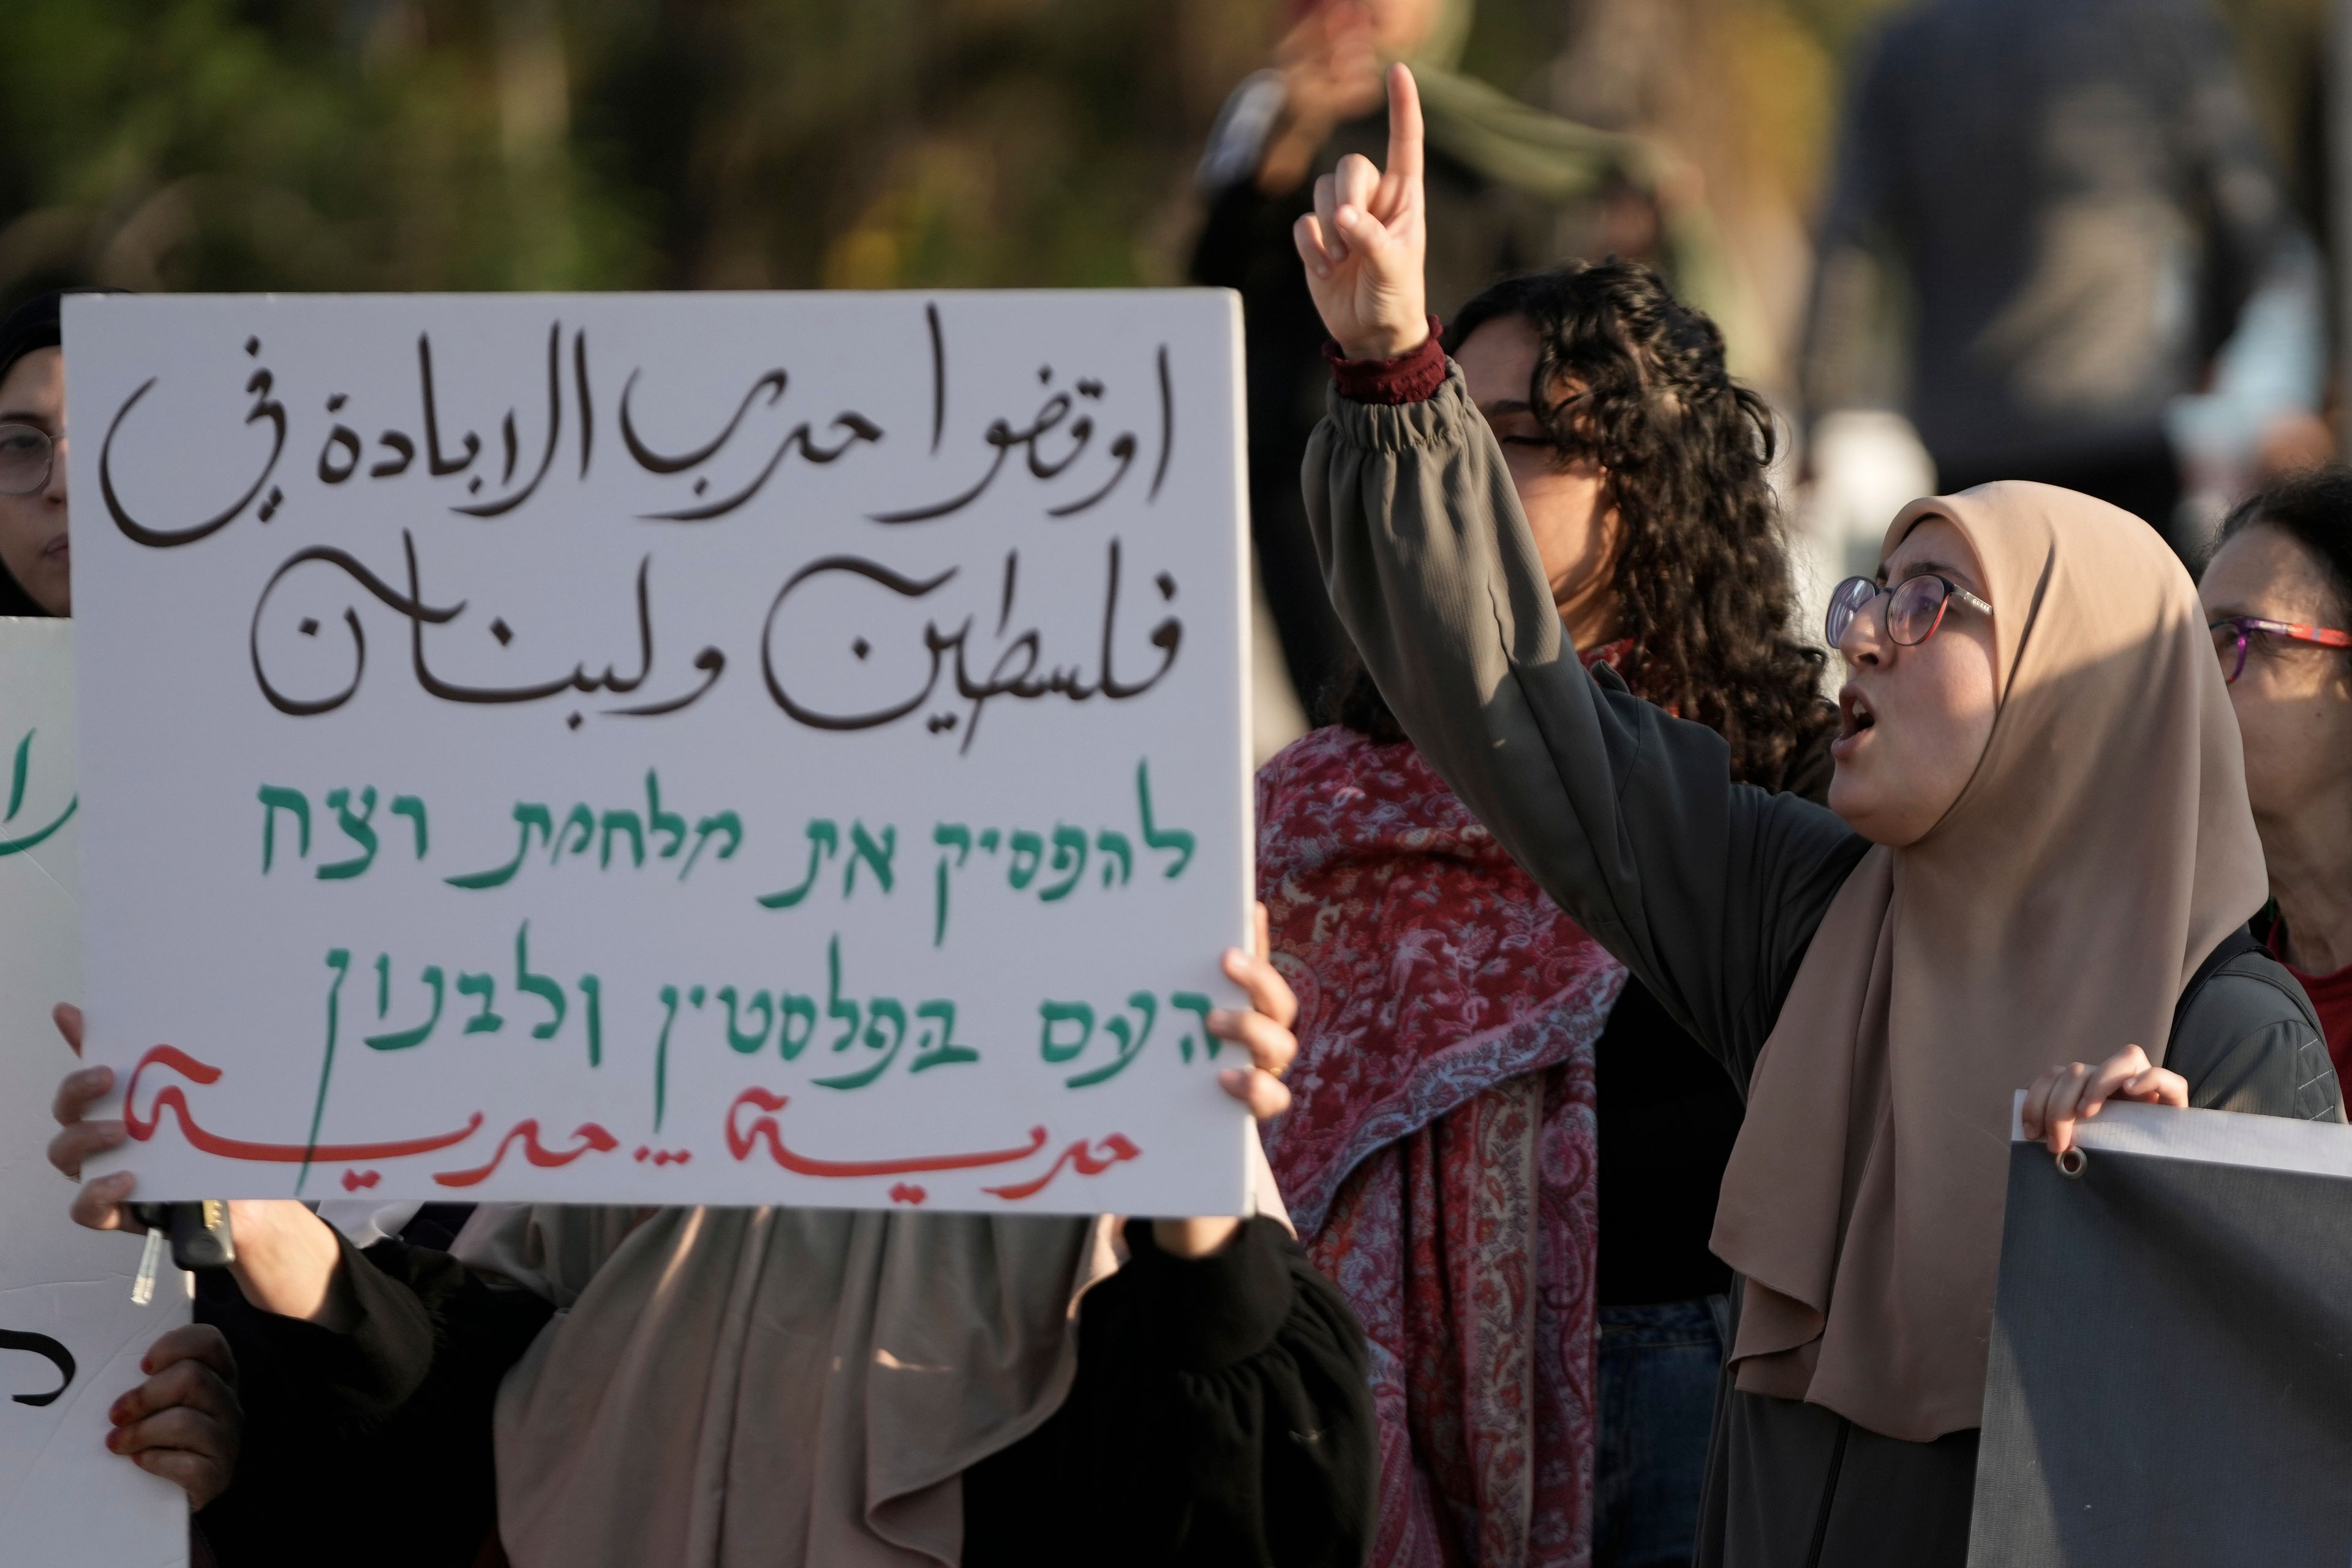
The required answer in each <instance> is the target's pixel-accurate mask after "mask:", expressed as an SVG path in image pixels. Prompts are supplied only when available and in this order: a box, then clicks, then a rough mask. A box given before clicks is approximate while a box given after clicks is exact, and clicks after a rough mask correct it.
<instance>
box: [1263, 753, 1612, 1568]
mask: <svg viewBox="0 0 2352 1568" xmlns="http://www.w3.org/2000/svg"><path fill="white" fill-rule="evenodd" d="M1257 820H1258V889H1259V894H1260V897H1262V898H1263V899H1264V900H1265V902H1266V905H1267V907H1268V909H1269V910H1270V911H1271V914H1272V925H1273V939H1274V957H1275V963H1276V965H1277V966H1278V967H1279V968H1280V969H1281V970H1282V972H1283V973H1284V974H1285V975H1286V977H1287V978H1288V979H1289V981H1290V983H1291V984H1292V986H1293V987H1295V988H1296V989H1297V993H1298V998H1299V1020H1298V1039H1299V1054H1298V1058H1297V1063H1296V1064H1295V1065H1294V1066H1293V1068H1292V1069H1291V1072H1290V1077H1289V1083H1290V1087H1291V1091H1292V1094H1293V1096H1294V1097H1295V1099H1294V1103H1293V1105H1292V1108H1291V1110H1289V1112H1288V1113H1287V1114H1286V1115H1285V1116H1284V1117H1283V1119H1282V1120H1281V1121H1278V1122H1276V1123H1275V1124H1273V1125H1272V1126H1270V1127H1269V1128H1268V1129H1267V1131H1266V1137H1265V1144H1266V1152H1267V1154H1268V1155H1269V1157H1270V1159H1271V1161H1272V1163H1273V1166H1274V1170H1275V1174H1276V1179H1277V1180H1278V1181H1279V1182H1280V1184H1281V1186H1282V1194H1283V1198H1284V1201H1285V1202H1286V1204H1287V1205H1289V1208H1290V1213H1291V1216H1292V1218H1293V1220H1294V1221H1295V1222H1296V1223H1297V1226H1298V1232H1299V1236H1300V1238H1301V1239H1302V1240H1303V1241H1304V1242H1305V1243H1306V1245H1307V1251H1308V1253H1309V1255H1310V1256H1311V1257H1312V1258H1314V1260H1315V1262H1316V1264H1317V1266H1318V1268H1322V1269H1323V1271H1324V1272H1325V1273H1326V1274H1328V1275H1329V1276H1330V1277H1331V1278H1332V1279H1335V1280H1337V1281H1338V1282H1339V1287H1340V1289H1342V1291H1344V1292H1345V1294H1346V1295H1347V1297H1348V1300H1349V1304H1350V1305H1352V1306H1353V1307H1354V1308H1355V1310H1356V1314H1357V1316H1358V1317H1359V1318H1360V1319H1361V1320H1362V1321H1363V1324H1364V1328H1365V1331H1366V1332H1367V1334H1368V1336H1369V1337H1370V1342H1371V1347H1372V1363H1373V1366H1372V1383H1373V1395H1374V1403H1375V1405H1376V1408H1377V1411H1378V1414H1379V1416H1380V1422H1381V1512H1380V1523H1379V1530H1378V1535H1377V1538H1376V1542H1375V1545H1374V1549H1373V1552H1372V1556H1371V1559H1370V1562H1371V1563H1373V1564H1375V1565H1376V1568H1452V1565H1454V1564H1469V1563H1475V1564H1477V1565H1478V1568H1538V1565H1540V1568H1555V1565H1580V1564H1583V1563H1587V1562H1589V1561H1590V1557H1591V1495H1592V1458H1593V1447H1594V1436H1593V1434H1594V1426H1595V1422H1596V1420H1597V1415H1598V1405H1599V1397H1598V1388H1597V1382H1596V1367H1595V1359H1596V1343H1597V1331H1596V1329H1595V1326H1594V1308H1593V1257H1594V1243H1595V1238H1596V1234H1597V1231H1596V1226H1597V1215H1596V1201H1595V1194H1594V1169H1595V1143H1594V1136H1595V1135H1594V1121H1593V1115H1594V1110H1593V1061H1592V1046H1593V1042H1594V1040H1595V1039H1597V1038H1598V1037H1599V1036H1600V1034H1601V1027H1602V1026H1603V1025H1604V1024H1605V1023H1606V1022H1607V1020H1608V1014H1609V1009H1610V1007H1611V1006H1612V1005H1613V1004H1614V1003H1615V1001H1616V999H1617V994H1618V992H1619V991H1620V990H1621V989H1622V987H1623V984H1624V975H1625V972H1624V969H1623V967H1622V965H1620V964H1619V963H1617V962H1616V961H1615V960H1614V959H1612V958H1611V957H1610V956H1609V955H1608V954H1607V953H1605V952H1602V951H1601V947H1600V945H1599V944H1598V943H1597V942H1593V941H1592V940H1591V938H1590V937H1588V936H1586V935H1585V934H1584V932H1583V931H1581V930H1580V929H1579V928H1578V927H1577V925H1576V924H1575V923H1574V922H1573V921H1570V920H1569V919H1568V917H1567V916H1565V915H1563V914H1561V913H1560V912H1559V910H1558V909H1556V908H1555V907H1554V906H1553V905H1552V903H1551V901H1550V900H1549V899H1547V898H1545V897H1544V896H1543V894H1542V893H1541V892H1540V891H1539V890H1538V889H1537V888H1536V886H1535V884H1534V883H1533V882H1532V881H1530V880H1529V879H1528V877H1527V876H1526V874H1525V873H1524V872H1522V871H1520V870H1519V868H1517V866H1516V865H1515V864H1513V862H1512V861H1511V859H1510V858H1509V857H1508V856H1507V855H1506V854H1505V853H1504V852H1503V850H1502V848H1501V847H1499V846H1498V845H1496V843H1495V841H1494V839H1493V837H1491V836H1490V835H1489V834H1488V833H1487V831H1486V828H1485V827H1483V826H1480V825H1479V824H1478V822H1477V821H1476V819H1475V818H1474V817H1473V816H1471V814H1470V811H1469V808H1468V807H1466V806H1465V805H1463V804H1462V803H1461V802H1460V801H1459V800H1458V799H1456V798H1455V797H1454V794H1453V792H1452V791H1450V790H1449V789H1447V788H1446V787H1445V784H1444V783H1443V782H1442V781H1441V780H1440V779H1439V778H1438V777H1437V775H1436V774H1435V773H1433V772H1432V771H1431V770H1430V768H1429V766H1428V764H1427V763H1423V761H1422V759H1421V755H1420V753H1419V752H1416V751H1415V750H1414V749H1413V748H1412V745H1411V744H1409V743H1403V742H1399V743H1394V744H1383V743H1381V742H1375V741H1373V740H1371V739H1370V738H1369V737H1367V736H1364V735H1361V734H1359V733H1357V732H1355V731H1350V730H1345V729H1339V728H1333V729H1327V730H1318V731H1315V732H1314V733H1313V734H1310V735H1308V736H1307V737H1306V738H1305V739H1303V740H1300V741H1298V742H1296V743H1295V744H1293V745H1292V746H1290V747H1289V748H1288V749H1286V750H1285V751H1284V752H1281V753H1280V754H1279V755H1277V756H1276V757H1275V758H1274V759H1273V760H1272V761H1271V762H1269V763H1266V765H1265V767H1264V768H1263V769H1261V770H1260V772H1259V773H1258V781H1257Z"/></svg>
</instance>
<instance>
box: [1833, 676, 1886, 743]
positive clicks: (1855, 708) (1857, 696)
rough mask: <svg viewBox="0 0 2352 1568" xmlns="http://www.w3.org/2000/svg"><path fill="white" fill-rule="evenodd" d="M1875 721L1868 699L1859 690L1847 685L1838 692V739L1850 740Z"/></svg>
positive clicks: (1876, 720) (1870, 727)
mask: <svg viewBox="0 0 2352 1568" xmlns="http://www.w3.org/2000/svg"><path fill="white" fill-rule="evenodd" d="M1877 722H1878V716H1877V715H1876V714H1874V713H1873V712H1872V711H1871V710H1870V700H1869V699H1868V698H1866V697H1864V695H1863V694H1862V693H1861V692H1860V691H1857V690H1855V689H1853V687H1851V686H1848V687H1847V688H1845V689H1843V690H1842V691H1840V692H1839V693H1838V736H1837V738H1838V739H1839V740H1841V741H1847V742H1850V741H1852V740H1853V738H1854V737H1855V736H1857V735H1860V734H1862V733H1863V732H1864V731H1867V730H1870V729H1872V728H1874V726H1875V725H1876V724H1877Z"/></svg>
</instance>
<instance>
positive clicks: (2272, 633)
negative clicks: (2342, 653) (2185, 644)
mask: <svg viewBox="0 0 2352 1568" xmlns="http://www.w3.org/2000/svg"><path fill="white" fill-rule="evenodd" d="M2210 630H2211V631H2212V633H2213V654H2214V657H2215V658H2219V659H2220V660H2221V679H2223V680H2224V681H2227V682H2229V683H2231V685H2235V684H2236V683H2237V679H2238V677H2240V676H2242V675H2243V674H2245V673H2246V644H2247V643H2248V642H2250V641H2252V639H2253V637H2255V636H2256V635H2257V634H2259V635H2261V636H2263V637H2278V638H2281V639H2283V640H2284V641H2286V642H2299V643H2310V644H2312V645H2313V646H2314V647H2352V632H2339V631H2337V630H2336V629H2335V628H2333V627H2331V626H2296V625H2295V624H2294V622H2292V621H2266V620H2264V619H2263V618H2262V617H2261V616H2222V617H2221V619H2220V620H2218V621H2214V622H2212V623H2211V624H2210Z"/></svg>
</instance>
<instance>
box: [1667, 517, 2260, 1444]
mask: <svg viewBox="0 0 2352 1568" xmlns="http://www.w3.org/2000/svg"><path fill="white" fill-rule="evenodd" d="M1927 517H1942V518H1947V519H1948V520H1950V521H1952V522H1953V523H1954V524H1956V525H1957V526H1958V529H1959V531H1961V532H1962V533H1963V534H1964V535H1966V536H1967V538H1968V541H1969V544H1971V545H1972V546H1973V547H1974V548H1975V550H1976V553H1977V559H1978V560H1979V562H1980V563H1982V564H1983V567H1984V571H1985V574H1986V578H1987V583H1986V586H1987V590H1988V592H1987V595H1986V596H1987V597H1988V598H1990V600H1991V602H1992V605H1993V634H1994V636H1993V641H1994V647H1995V649H1996V656H1997V658H1998V666H1997V668H1996V670H1995V680H1996V686H1995V689H1996V690H1997V691H1998V692H2000V710H1999V714H1998V717H1997V718H1996V719H1995V720H1994V722H1993V728H1992V735H1991V739H1990V741H1989V742H1987V744H1986V747H1985V753H1984V757H1983V759H1982V760H1981V761H1980V762H1979V763H1978V764H1977V770H1976V773H1975V775H1974V776H1973V777H1972V778H1971V779H1970V781H1969V784H1968V787H1967V788H1966V789H1965V790H1963V791H1962V792H1961V794H1960V797H1959V799H1958V801H1957V802H1956V803H1955V804H1954V805H1953V806H1952V808H1951V810H1950V811H1949V812H1948V814H1947V815H1946V816H1944V818H1943V820H1942V821H1940V822H1938V823H1937V825H1936V826H1935V827H1934V828H1933V829H1932V830H1931V831H1930V832H1929V833H1928V834H1927V837H1924V838H1922V839H1921V840H1920V841H1919V842H1917V843H1916V844H1914V845H1911V846H1909V847H1906V848H1903V849H1888V848H1885V847H1874V848H1872V849H1871V850H1870V851H1869V853H1868V854H1866V855H1865V856H1864V858H1863V859H1862V860H1861V862H1860V863H1859V864H1858V865H1857V866H1856V867H1855V868H1854V869H1853V874H1852V875H1851V876H1850V877H1848V878H1847V879H1846V882H1845V885H1844V886H1843V888H1841V889H1839V890H1838V894H1837V897H1836V899H1835V900H1834V901H1833V902H1832V904H1831V906H1830V909H1829V912H1828V914H1827V915H1826V917H1825V918H1824V919H1823V920H1822V925H1821V930H1820V931H1819V933H1818V934H1817V935H1816V936H1815V937H1814V938H1813V941H1812V944H1811V947H1810V948H1809V949H1807V951H1806V953H1805V956H1804V960H1803V962H1802V963H1801V965H1800V966H1799V968H1798V971H1797V977H1796V980H1795V983H1794V984H1793V985H1792V986H1791V988H1790V993H1789V996H1788V999H1787V1001H1786V1002H1785V1003H1784V1004H1783V1005H1782V1006H1781V1009H1780V1018H1779V1020H1778V1022H1776V1023H1775V1025H1774V1026H1773V1029H1772V1034H1771V1037H1769V1039H1768V1040H1766V1042H1765V1045H1764V1050H1763V1054H1762V1055H1761V1057H1760V1058H1759V1059H1758V1062H1757V1066H1756V1072H1755V1077H1754V1079H1753V1082H1752V1083H1751V1085H1750V1089H1749V1095H1748V1119H1747V1123H1746V1125H1745V1127H1744V1128H1743V1130H1742V1131H1741V1132H1740V1135H1739V1142H1738V1145H1737V1146H1736V1147H1735V1149H1734V1150H1733V1152H1732V1157H1731V1163H1730V1166H1729V1168H1728V1169H1727V1171H1726V1173H1725V1175H1724V1181H1723V1197H1722V1203H1721V1205H1720V1206H1719V1208H1718V1209H1717V1215H1716V1226H1715V1237H1714V1242H1713V1246H1714V1250H1715V1251H1716V1253H1717V1256H1719V1257H1721V1258H1723V1259H1724V1260H1725V1261H1726V1262H1727V1263H1729V1264H1730V1265H1731V1266H1732V1267H1733V1268H1736V1269H1738V1271H1739V1272H1740V1273H1741V1274H1743V1275H1745V1276H1746V1277H1747V1279H1748V1287H1747V1293H1746V1295H1745V1297H1744V1298H1743V1300H1742V1315H1741V1319H1740V1324H1739V1333H1738V1342H1737V1343H1736V1344H1735V1345H1734V1346H1733V1350H1732V1354H1733V1356H1734V1358H1735V1359H1736V1360H1737V1362H1738V1386H1739V1387H1740V1388H1742V1389H1744V1390H1748V1391H1749V1392H1753V1393H1759V1394H1777V1395H1780V1396H1781V1397H1784V1398H1790V1399H1803V1400H1808V1401H1810V1402H1811V1403H1813V1404H1815V1405H1825V1406H1827V1407H1828V1408H1830V1409H1832V1410H1834V1411H1836V1412H1838V1413H1839V1414H1840V1415H1845V1416H1847V1417H1849V1418H1850V1419H1852V1420H1853V1421H1855V1422H1858V1423H1859V1424H1861V1425H1862V1426H1866V1427H1868V1428H1869V1429H1871V1430H1872V1431H1874V1432H1880V1433H1884V1434H1885V1435H1887V1436H1894V1437H1902V1438H1907V1439H1910V1440H1913V1441H1922V1442H1924V1441H1926V1440H1927V1439H1929V1438H1933V1437H1936V1436H1940V1435H1942V1434H1944V1433H1947V1432H1954V1431H1958V1430H1961V1429H1963V1428H1966V1427H1971V1426H1977V1425H1978V1423H1979V1418H1980V1411H1981V1407H1982V1405H1983V1402H1984V1375H1985V1358H1986V1351H1987V1345H1988V1342H1989V1338H1990V1330H1991V1321H1992V1302H1993V1288H1994V1284H1995V1280H1996V1277H1997V1274H1998V1271H1999V1265H2000V1228H2001V1209H2002V1200H2003V1197H2004V1194H2005V1188H2006V1185H2007V1171H2008V1158H2009V1154H2008V1142H2009V1125H2010V1108H2011V1098H2012V1095H2013V1093H2014V1091H2016V1090H2017V1089H2022V1088H2024V1087H2025V1086H2026V1084H2028V1083H2029V1082H2031V1081H2032V1079H2033V1078H2034V1076H2035V1075H2036V1074H2038V1073H2040V1072H2041V1071H2042V1070H2043V1069H2044V1068H2047V1067H2049V1066H2050V1065H2051V1064H2052V1063H2053V1062H2063V1061H2075V1060H2081V1061H2096V1060H2099V1059H2101V1058H2105V1057H2107V1056H2109V1055H2111V1054H2112V1053H2113V1052H2115V1051H2116V1050H2119V1049H2121V1048H2122V1047H2125V1046H2126V1045H2129V1044H2137V1045H2140V1046H2142V1047H2146V1048H2147V1053H2148V1056H2149V1057H2150V1058H2152V1059H2154V1060H2157V1061H2159V1062H2160V1061H2162V1059H2163V1053H2164V1048H2165V1045H2166V1042H2167V1037H2168V1033H2169V1029H2170V1020H2171V1017H2172V1013H2173V1008H2174V1005H2175V1004H2176V1003H2177V1001H2178V1000H2179V994H2180V991H2181V987H2182V986H2183V985H2184V984H2186V983H2187V982H2188V979H2189V976H2190V975H2191V974H2192V973H2194V972H2195V971H2196V968H2197V966H2198V965H2199V964H2200V963H2202V962H2203V960H2204V959H2205V957H2206V955H2207V954H2208V953H2210V952H2211V951H2212V950H2213V949H2214V947H2216V946H2217V945H2218V944H2219V943H2220V942H2221V939H2222V938H2223V937H2224V936H2226V935H2227V934H2228V933H2229V931H2231V928H2233V927H2235V926H2237V925H2238V924H2240V923H2241V922H2242V921H2245V920H2246V919H2247V918H2248V917H2250V916H2251V915H2252V914H2253V912H2254V911H2255V910H2257V909H2258V908H2259V907H2260V906H2261V904H2262V902H2263V889H2264V878H2263V856H2262V847H2261V845H2260V843H2259V842H2258V841H2257V840H2256V838H2255V837H2254V825H2253V819H2252V816H2251V814H2250V813H2249V811H2248V808H2247V805H2246V785H2245V774H2244V771H2243V765H2242V760H2241V752H2240V749H2239V739H2238V726H2237V721H2236V719H2235V717H2234V716H2233V715H2232V713H2231V708H2230V701H2229V697H2228V694H2227V690H2226V689H2225V687H2224V686H2223V684H2222V681H2221V673H2220V670H2219V668H2218V667H2217V665H2216V662H2215V660H2214V658H2213V648H2212V643H2211V640H2210V637H2209V636H2208V634H2207V632H2206V629H2205V618H2204V615H2203V613H2202V611H2201V610H2200V608H2199V605H2198V602H2197V593H2196V589H2195V587H2194V586H2193V584H2191V583H2190V582H2189V576H2188V574H2187V573H2186V572H2184V571H2183V570H2182V569H2181V567H2180V565H2179V563H2178V562H2177V561H2176V560H2174V558H2173V556H2172V553H2171V552H2170V551H2168V549H2166V547H2165V546H2164V544H2163V542H2161V541H2160V540H2158V537H2157V535H2156V533H2155V532H2154V531H2152V530H2151V529H2149V528H2148V526H2147V524H2146V523H2143V522H2141V521H2139V520H2138V519H2137V518H2134V517H2131V516H2129V515H2128V514H2126V513H2125V512H2123V511H2120V510H2116V508H2114V507H2111V506H2108V505H2106V504H2105V503H2104V502H2100V501H2095V500H2091V499H2089V498H2088V497H2086V496H2080V495H2076V494H2074V493H2073V492H2072V491H2068V490H2062V489H2053V488H2051V487H2049V486H2046V485H2032V484H2020V483H2002V484H1993V485H1986V486H1983V487H1981V488H1979V489H1973V490H1969V491H1967V492H1966V493H1964V494H1961V495H1957V496H1945V497H1938V498H1936V499H1932V500H1919V501H1914V502H1913V503H1912V504H1911V505H1910V506H1908V507H1906V508H1905V509H1904V510H1903V512H1902V515H1900V516H1899V517H1897V518H1896V519H1895V523H1894V526H1893V527H1891V528H1890V529H1888V530H1887V532H1886V540H1885V547H1884V548H1885V551H1886V552H1892V551H1893V550H1894V549H1895V546H1896V544H1897V543H1899V542H1901V540H1902V539H1903V537H1904V535H1905V534H1906V533H1907V532H1909V531H1910V530H1911V529H1912V527H1913V526H1914V525H1916V523H1917V522H1918V521H1920V520H1921V519H1923V518H1927Z"/></svg>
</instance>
